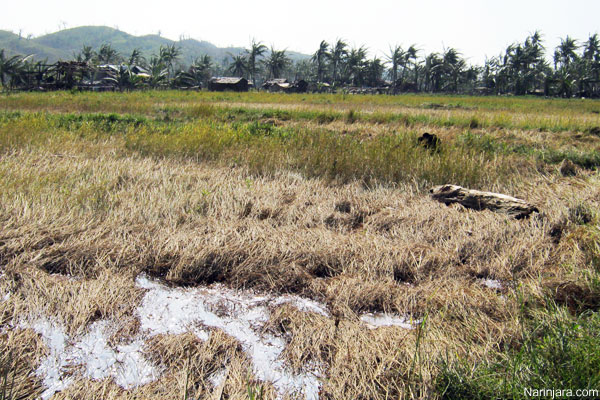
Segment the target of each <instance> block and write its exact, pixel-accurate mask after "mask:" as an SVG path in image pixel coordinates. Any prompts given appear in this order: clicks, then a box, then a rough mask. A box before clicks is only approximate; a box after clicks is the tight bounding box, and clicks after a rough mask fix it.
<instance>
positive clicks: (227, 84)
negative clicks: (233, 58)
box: [208, 77, 248, 92]
mask: <svg viewBox="0 0 600 400" xmlns="http://www.w3.org/2000/svg"><path fill="white" fill-rule="evenodd" d="M208 90H211V91H214V92H224V91H226V90H230V91H233V92H247V91H248V80H247V79H246V78H237V77H212V78H210V80H209V81H208Z"/></svg>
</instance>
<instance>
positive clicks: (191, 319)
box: [136, 276, 326, 400]
mask: <svg viewBox="0 0 600 400" xmlns="http://www.w3.org/2000/svg"><path fill="white" fill-rule="evenodd" d="M136 282H137V285H138V287H141V288H144V289H148V292H147V293H146V295H145V296H144V299H143V301H142V305H141V306H140V307H139V308H138V310H137V313H138V315H139V317H140V325H141V330H142V331H145V332H147V333H148V334H149V335H150V336H152V335H157V334H159V333H171V334H178V333H184V332H187V331H191V332H194V333H196V334H197V335H198V337H200V338H203V337H204V336H205V335H208V333H207V331H206V328H208V327H210V328H216V329H220V330H222V331H223V332H225V333H226V334H228V335H230V336H232V337H234V338H235V339H237V340H238V341H239V342H240V343H241V345H242V348H243V349H244V351H245V352H246V353H247V354H248V355H249V356H250V359H251V360H252V364H253V367H254V373H255V375H256V377H257V378H258V379H260V380H263V381H269V382H271V383H273V386H274V387H275V389H276V390H277V392H278V395H279V397H280V398H283V397H284V395H285V394H286V393H303V394H304V397H305V398H306V399H309V400H311V399H317V398H318V396H319V388H320V382H319V379H318V377H319V373H318V371H317V370H316V369H312V370H311V371H307V372H302V373H293V372H292V371H291V370H290V369H289V368H288V367H286V365H285V363H284V361H283V360H282V359H281V357H280V356H281V353H282V352H283V350H284V349H285V345H286V344H285V341H284V340H283V339H282V338H279V337H276V336H273V335H270V334H265V333H261V332H260V331H261V328H262V326H264V324H265V323H266V322H267V321H268V320H269V308H268V306H269V305H279V304H283V303H291V304H294V305H296V306H298V304H299V308H301V307H302V308H304V309H305V310H310V311H314V312H319V313H326V308H325V306H323V305H320V304H318V303H316V302H312V301H307V300H304V301H299V300H298V299H299V298H296V297H294V296H281V297H269V296H262V295H255V294H253V293H252V292H240V291H233V290H230V289H227V288H224V287H222V286H214V287H211V288H193V289H181V288H167V287H166V286H164V285H161V284H159V283H156V282H153V281H151V280H149V279H148V278H147V277H145V276H140V277H138V279H137V281H136Z"/></svg>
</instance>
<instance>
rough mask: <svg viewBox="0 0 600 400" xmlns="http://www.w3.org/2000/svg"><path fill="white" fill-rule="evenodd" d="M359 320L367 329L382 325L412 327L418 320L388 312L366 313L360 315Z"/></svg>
mask: <svg viewBox="0 0 600 400" xmlns="http://www.w3.org/2000/svg"><path fill="white" fill-rule="evenodd" d="M360 320H361V321H362V322H363V323H364V324H365V325H366V326H367V328H369V329H377V328H380V327H382V326H399V327H401V328H404V329H413V328H414V327H415V325H417V324H418V323H419V321H415V320H411V319H410V318H408V317H406V316H403V315H398V314H389V313H366V314H363V315H361V316H360Z"/></svg>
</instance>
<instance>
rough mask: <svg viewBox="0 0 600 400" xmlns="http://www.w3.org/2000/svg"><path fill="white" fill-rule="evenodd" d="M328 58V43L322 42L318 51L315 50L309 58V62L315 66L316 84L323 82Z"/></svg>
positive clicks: (329, 55) (329, 56)
mask: <svg viewBox="0 0 600 400" xmlns="http://www.w3.org/2000/svg"><path fill="white" fill-rule="evenodd" d="M330 58H331V54H330V53H329V43H327V42H326V41H324V40H322V41H321V44H320V45H319V50H317V51H316V52H315V54H313V56H312V58H311V61H312V62H313V63H314V64H315V65H316V66H317V82H323V74H324V73H325V71H326V67H327V60H329V59H330Z"/></svg>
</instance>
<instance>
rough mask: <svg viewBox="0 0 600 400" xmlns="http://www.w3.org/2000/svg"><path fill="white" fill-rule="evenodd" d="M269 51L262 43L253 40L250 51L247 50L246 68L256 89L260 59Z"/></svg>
mask: <svg viewBox="0 0 600 400" xmlns="http://www.w3.org/2000/svg"><path fill="white" fill-rule="evenodd" d="M267 50H268V49H267V46H265V45H264V44H262V43H261V42H257V41H256V40H255V39H252V42H251V43H250V50H246V58H247V64H246V66H247V70H248V74H249V76H250V78H251V79H252V84H253V85H254V87H256V74H257V73H258V66H259V64H258V58H259V57H262V56H263V54H265V52H266V51H267Z"/></svg>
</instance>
